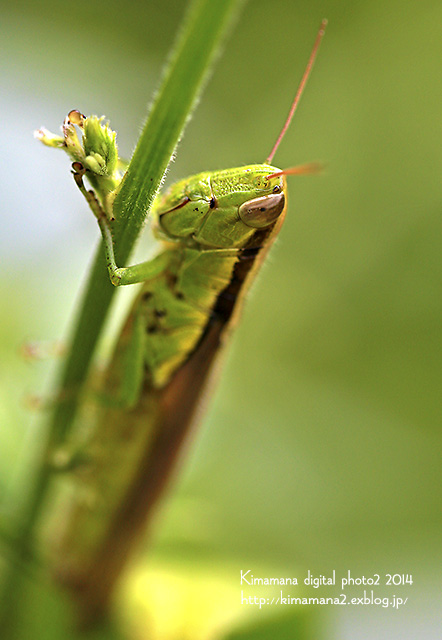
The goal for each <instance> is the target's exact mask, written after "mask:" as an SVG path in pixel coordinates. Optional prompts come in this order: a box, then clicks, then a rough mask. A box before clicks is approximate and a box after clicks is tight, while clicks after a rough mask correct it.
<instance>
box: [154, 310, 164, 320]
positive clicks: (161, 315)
mask: <svg viewBox="0 0 442 640" xmlns="http://www.w3.org/2000/svg"><path fill="white" fill-rule="evenodd" d="M154 315H155V317H156V318H164V316H166V315H167V310H166V309H154Z"/></svg>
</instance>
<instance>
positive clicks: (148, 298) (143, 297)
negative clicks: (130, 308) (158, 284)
mask: <svg viewBox="0 0 442 640" xmlns="http://www.w3.org/2000/svg"><path fill="white" fill-rule="evenodd" d="M152 296H153V293H152V291H146V292H145V293H143V295H142V299H143V300H150V298H151V297H152Z"/></svg>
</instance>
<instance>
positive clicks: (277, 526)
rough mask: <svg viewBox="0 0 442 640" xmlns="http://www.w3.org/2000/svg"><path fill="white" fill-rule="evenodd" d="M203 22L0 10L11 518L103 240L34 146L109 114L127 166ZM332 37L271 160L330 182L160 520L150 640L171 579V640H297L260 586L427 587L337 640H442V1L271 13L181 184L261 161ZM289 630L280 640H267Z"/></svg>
mask: <svg viewBox="0 0 442 640" xmlns="http://www.w3.org/2000/svg"><path fill="white" fill-rule="evenodd" d="M184 8H185V3H184V2H182V0H181V1H180V0H161V2H157V1H153V0H151V1H147V2H133V3H120V2H116V1H113V0H108V1H107V2H104V1H101V0H99V1H96V2H94V3H89V4H88V5H87V6H83V5H77V6H75V5H74V4H71V5H69V3H61V2H56V1H55V0H52V1H51V0H46V1H43V2H39V3H37V2H20V1H18V2H15V3H14V4H12V3H11V4H9V5H8V7H7V8H6V7H4V8H3V9H2V25H1V30H2V34H1V42H2V45H3V54H2V57H1V61H0V73H1V80H2V85H3V91H2V95H1V97H0V100H1V112H2V126H1V134H0V135H1V136H2V147H3V152H2V170H1V172H0V179H1V193H2V202H1V205H0V207H1V234H0V250H1V259H2V275H3V277H2V279H1V281H0V295H1V299H2V300H3V304H2V305H1V306H2V312H1V317H0V329H1V332H0V354H1V355H0V357H1V369H0V385H1V386H0V421H1V423H0V491H1V492H2V493H4V492H5V491H6V490H12V491H13V492H14V493H13V495H14V501H15V500H16V499H17V496H18V495H19V492H20V491H21V490H24V488H25V485H24V479H25V474H23V473H22V472H21V471H17V469H21V468H23V466H24V465H26V463H27V460H28V459H29V455H30V454H29V451H30V450H31V449H32V444H33V442H35V443H37V442H38V422H39V420H38V416H33V415H32V414H30V413H29V412H28V411H27V409H26V408H25V406H24V404H25V403H24V401H23V398H24V397H25V396H26V394H27V393H47V392H48V389H49V390H50V383H49V382H48V381H50V379H51V374H52V372H53V368H54V364H53V363H51V362H45V363H41V364H29V363H25V362H24V361H23V360H22V359H20V356H19V353H18V352H19V349H20V345H21V344H22V343H23V341H24V340H26V339H30V338H37V339H57V338H63V337H66V335H67V330H68V327H69V326H70V320H69V319H70V316H71V314H72V311H73V309H74V305H75V301H76V300H77V299H78V291H79V288H80V287H81V285H82V282H83V280H84V274H85V273H86V271H87V265H88V263H89V260H90V257H91V255H92V253H93V250H94V247H95V244H96V241H97V238H98V230H97V228H96V225H95V222H94V220H93V218H92V216H91V215H90V213H89V212H88V211H87V209H86V207H85V204H84V203H83V202H82V199H81V195H80V194H79V193H77V191H76V190H75V187H74V185H73V181H72V179H71V178H70V175H69V165H68V161H67V160H66V158H65V157H63V155H62V154H59V153H57V152H55V151H52V150H49V149H45V148H43V147H42V146H41V145H39V144H38V143H37V142H36V141H34V140H33V138H32V132H33V130H34V129H36V128H38V127H40V126H41V125H45V126H47V127H48V128H49V129H51V130H56V129H57V127H58V126H59V124H60V123H61V121H62V119H63V118H64V116H65V115H66V113H67V112H68V111H69V110H70V109H72V108H79V109H80V110H81V111H82V112H83V113H86V114H89V113H97V114H98V115H101V114H105V115H106V116H107V117H108V118H109V119H110V122H111V125H112V127H113V128H114V129H116V130H117V131H118V142H119V148H120V152H121V155H122V156H123V157H129V156H130V154H131V151H132V149H133V147H134V145H135V142H136V140H137V136H138V132H139V130H140V126H141V123H142V121H143V119H144V118H145V114H146V105H147V104H148V103H149V101H150V100H151V96H152V93H153V91H154V90H155V88H156V87H157V86H158V83H159V78H160V74H161V68H162V65H163V63H164V60H165V58H166V56H167V54H168V51H169V49H170V46H171V44H172V42H173V39H174V34H175V33H176V30H177V28H178V27H179V25H180V22H181V20H182V16H183V11H184ZM323 17H327V18H328V19H329V27H328V32H327V34H326V37H325V39H324V42H323V45H322V47H321V52H320V56H319V59H318V61H317V64H316V66H315V69H314V73H313V75H312V77H311V79H310V81H309V84H308V87H307V91H306V93H305V95H304V98H303V100H302V103H301V106H300V108H299V111H298V113H297V116H296V119H295V122H294V123H293V125H292V127H291V129H290V131H289V133H288V135H287V136H286V138H285V140H284V142H283V144H282V145H281V147H280V150H279V151H278V153H277V156H276V158H275V163H276V164H277V165H278V166H281V167H287V166H292V165H294V164H300V163H303V162H308V161H316V160H319V161H323V162H324V163H325V164H326V166H327V170H326V172H325V173H324V175H321V176H319V177H309V176H307V177H293V178H291V179H289V211H288V216H287V219H286V223H285V226H284V228H283V231H282V233H281V237H280V239H279V241H278V243H277V245H276V246H275V247H274V249H273V251H272V254H271V257H270V260H269V264H267V265H266V267H265V268H264V270H263V273H262V275H261V276H260V278H259V282H258V283H257V285H256V286H255V287H254V290H253V292H252V295H251V296H250V297H249V300H248V303H247V305H246V309H245V313H244V314H243V319H242V323H241V325H240V326H239V327H238V330H237V332H236V335H235V338H234V341H233V342H234V344H233V345H232V349H231V351H230V352H229V354H228V357H227V359H226V362H225V365H226V366H225V367H224V369H223V372H222V376H221V378H220V384H219V387H218V388H217V390H216V394H215V397H214V399H213V400H212V401H211V403H210V408H209V410H208V413H207V415H206V418H205V420H204V422H203V424H202V427H201V429H200V430H199V433H198V434H197V435H196V437H195V438H194V442H193V444H192V447H189V451H188V456H187V460H186V461H185V464H184V465H183V467H182V473H181V475H180V476H179V479H178V481H177V483H176V485H175V488H174V491H173V492H171V493H170V494H169V497H168V499H167V503H166V504H165V505H164V508H163V510H162V512H161V515H160V518H159V520H158V522H157V528H156V532H155V536H154V549H153V553H152V558H153V560H152V561H151V563H149V561H148V559H147V557H146V567H145V568H144V564H143V565H140V563H138V565H137V566H135V567H134V569H133V574H134V575H132V577H130V578H129V579H128V580H127V584H126V585H125V586H124V588H123V598H125V599H126V601H127V603H128V605H127V609H128V611H129V613H126V615H128V617H129V618H130V619H131V622H130V624H133V625H134V629H135V627H136V628H137V629H136V630H134V634H135V635H134V637H139V638H145V637H148V636H144V635H143V631H142V630H141V631H140V629H139V628H138V626H137V623H136V621H137V620H138V621H139V620H145V619H146V616H147V615H148V614H147V613H146V612H145V610H144V609H143V607H144V606H145V605H143V600H146V598H145V597H144V596H143V595H142V596H140V593H141V594H145V593H147V592H148V590H149V587H146V586H143V584H144V583H143V580H144V579H146V580H148V575H149V572H152V571H153V574H154V575H156V578H154V579H153V580H154V581H153V584H156V585H157V586H158V585H160V584H163V583H162V582H161V581H162V580H163V581H165V582H164V584H165V586H164V590H165V593H166V594H167V595H166V596H165V601H166V603H167V606H166V605H165V606H166V611H167V612H168V615H169V617H172V618H173V617H174V616H173V612H174V611H175V610H176V611H178V609H179V610H180V613H179V614H178V613H176V616H175V618H176V626H177V629H175V628H172V629H169V628H168V629H167V630H163V631H161V632H159V633H162V637H163V638H166V637H167V638H178V637H180V638H187V637H189V638H190V637H192V638H199V637H201V638H206V637H224V636H226V635H228V634H229V633H232V635H231V636H230V635H229V637H231V638H232V640H233V638H249V637H250V638H258V637H259V638H267V637H269V638H270V637H274V638H294V637H301V636H298V635H295V632H294V630H293V629H294V627H293V626H291V624H292V623H293V625H294V624H295V617H296V616H294V617H293V620H291V618H290V616H293V615H294V614H293V612H291V611H289V610H288V609H285V610H284V611H283V610H282V608H280V609H279V610H278V609H277V608H276V607H268V608H267V610H265V611H264V610H261V611H260V610H259V609H257V610H256V608H255V610H253V611H252V608H251V607H249V608H248V609H247V607H246V606H245V605H243V606H242V607H241V606H240V591H241V586H240V584H239V575H240V569H244V570H247V569H249V568H250V569H252V573H254V575H282V576H293V575H303V574H304V572H306V571H307V570H308V569H310V570H311V571H312V572H313V573H315V574H316V575H319V574H328V573H329V572H330V571H331V570H332V569H336V571H337V572H338V573H339V574H341V575H342V574H346V572H347V570H348V569H350V570H351V571H352V574H354V575H361V574H365V575H366V576H367V575H373V574H375V573H377V574H381V575H382V574H384V573H385V572H386V573H406V574H407V573H408V574H413V579H414V584H413V585H412V586H410V587H408V588H395V589H394V590H393V591H394V593H396V595H402V594H405V597H406V596H408V597H409V600H408V603H407V605H406V606H405V607H403V608H402V609H400V610H399V611H396V610H393V609H384V608H381V607H368V606H366V607H363V606H360V607H332V608H331V607H329V608H328V609H327V611H325V607H323V608H322V611H321V614H322V617H321V620H322V628H321V631H320V632H319V631H318V632H317V633H316V635H315V637H318V638H319V637H321V638H327V639H330V638H336V639H339V640H347V639H348V640H350V639H352V640H354V639H361V640H365V639H369V638H374V637H376V638H380V639H384V638H385V639H387V638H388V639H392V638H394V639H396V638H397V639H399V638H401V639H402V638H416V637H419V638H436V637H439V635H438V634H439V633H440V622H441V619H440V618H441V616H440V606H439V603H440V595H441V594H440V566H441V560H442V558H441V545H440V533H441V509H440V504H441V498H442V495H441V494H442V491H441V482H440V481H441V464H440V462H441V434H440V431H441V430H440V422H441V420H440V418H441V415H442V392H441V391H442V390H441V382H442V375H441V356H442V348H441V347H442V336H441V326H442V296H441V290H442V275H441V274H442V251H441V246H442V245H441V242H442V216H441V212H442V206H441V189H440V169H441V160H442V145H441V142H442V124H441V123H442V119H441V114H440V110H441V98H442V90H441V86H442V85H441V80H440V61H441V57H442V37H441V36H442V27H441V25H442V5H441V3H440V2H438V1H436V0H424V1H422V2H412V1H410V0H406V1H401V2H399V1H398V0H391V1H388V2H379V1H378V0H375V1H373V0H359V1H356V2H347V1H345V0H335V1H332V0H329V1H327V0H324V1H322V2H321V1H319V0H318V1H313V2H312V1H308V2H307V1H306V0H302V1H299V2H293V1H291V0H272V2H268V1H266V0H253V1H251V2H249V3H248V4H247V5H246V7H245V10H244V11H243V13H242V14H241V15H240V17H239V19H238V20H237V22H236V25H235V28H234V30H233V31H232V33H231V35H230V37H229V39H228V41H227V45H226V46H225V49H224V52H223V55H222V56H221V57H220V58H219V60H218V63H217V65H216V67H215V69H214V71H213V75H212V77H211V80H210V82H209V84H208V86H207V89H206V91H205V93H204V95H203V98H202V100H201V102H200V104H199V106H198V108H197V110H196V111H195V113H194V116H193V118H192V121H191V122H190V124H189V126H188V128H187V131H186V134H185V137H184V139H183V140H182V142H181V144H180V146H179V148H178V153H177V156H176V160H175V162H174V163H173V165H172V166H171V168H170V171H169V174H168V177H167V183H168V184H169V183H171V182H172V181H173V180H175V179H178V178H180V177H183V176H185V175H189V174H192V173H196V172H198V171H201V170H209V169H222V168H226V167H229V166H237V165H241V164H248V163H252V162H260V161H263V160H264V158H265V157H266V155H267V154H268V153H269V150H270V148H271V146H272V144H273V142H274V140H275V137H276V135H277V133H278V131H279V129H280V127H281V125H282V123H283V120H284V118H285V116H286V114H287V111H288V109H289V106H290V102H291V100H292V97H293V94H294V91H295V88H296V86H297V84H298V82H299V79H300V76H301V74H302V72H303V70H304V67H305V64H306V62H307V59H308V55H309V53H310V49H311V46H312V43H313V40H314V37H315V34H316V31H317V28H318V26H319V23H320V20H321V19H322V18H323ZM201 37H204V34H201ZM143 250H144V251H145V250H146V244H143V243H141V244H140V247H139V252H140V253H141V254H142V253H143ZM128 296H130V292H125V295H124V296H122V297H121V298H120V305H119V309H116V310H115V313H116V317H120V318H121V314H122V311H121V308H122V307H123V305H124V302H125V301H127V298H128ZM114 324H115V323H114ZM23 443H25V446H24V444H23ZM18 462H20V464H21V467H20V466H19V467H17V464H18ZM152 567H154V568H153V569H152ZM155 567H156V568H155ZM144 571H145V572H146V575H145V574H144ZM155 571H158V572H159V573H158V574H155ZM169 573H170V576H171V577H170V581H169V582H167V575H169ZM160 574H161V577H158V576H159V575H160ZM177 576H181V578H182V580H181V578H180V580H181V582H180V580H179V579H178V577H177ZM186 576H187V577H186ZM170 584H173V585H175V586H174V587H173V588H172V587H170ZM167 585H169V586H167ZM177 585H178V586H177ZM180 585H181V586H180ZM190 586H191V587H192V590H191V591H189V589H190ZM174 589H175V591H174ZM180 589H181V591H180ZM159 591H160V590H158V592H159ZM359 591H360V589H359V590H356V592H355V593H356V595H360V594H359ZM184 592H186V594H187V595H186V598H187V600H184V602H185V606H184V605H183V600H182V594H183V593H184ZM251 593H253V591H251ZM337 593H340V590H339V589H338V590H337ZM173 594H175V595H176V598H177V601H176V602H175V604H174V597H175V596H174V595H173ZM180 594H181V595H180ZM202 594H204V598H205V599H206V600H207V602H206V603H205V604H204V603H203V604H202V602H203V601H204V602H205V600H204V598H203V597H202ZM388 594H390V595H391V594H392V591H389V590H388V589H387V588H383V589H382V590H380V595H388ZM292 595H296V594H292ZM311 595H318V594H317V593H312V594H311ZM319 595H322V596H326V595H330V593H329V592H328V591H326V590H321V592H320V594H319ZM151 601H152V598H151ZM174 607H175V609H174ZM159 609H160V605H158V607H157V610H159ZM181 609H182V611H181ZM203 609H204V611H205V612H206V614H203V613H202V610H203ZM212 609H213V611H212ZM289 609H290V608H289ZM131 611H132V613H130V612H131ZM165 615H166V617H167V614H165ZM279 616H285V617H287V616H289V619H288V622H287V624H285V623H284V619H283V618H281V619H279ZM247 617H248V618H253V624H255V625H257V627H256V628H255V627H254V631H253V629H252V630H251V631H250V629H249V631H248V630H247V629H248V627H247V624H252V623H251V622H246V621H245V618H247ZM243 618H244V620H242V619H243ZM218 619H219V620H220V622H219V625H220V626H219V628H220V629H221V631H219V632H215V631H213V628H214V625H215V627H216V624H215V623H214V620H215V621H216V620H218ZM269 619H274V620H279V622H278V623H277V622H275V625H278V624H279V626H276V627H274V628H273V627H271V625H270V627H271V630H270V631H268V628H267V627H266V625H269V622H268V620H269ZM180 620H182V622H180ZM281 620H282V622H281ZM134 621H135V622H134ZM159 624H160V623H159ZM241 624H243V625H245V626H244V629H243V631H242V632H238V635H235V633H234V631H232V630H233V629H235V628H236V626H238V625H239V626H240V627H241ZM180 625H181V626H180ZM192 625H194V626H192ZM198 625H200V627H201V628H199V626H198ZM204 625H206V626H204ZM141 626H142V625H141ZM169 626H170V625H169ZM266 629H267V630H266ZM438 629H439V631H438ZM190 630H191V631H190ZM217 633H219V634H220V635H217ZM248 633H249V635H247V634H248ZM254 633H255V635H253V634H254ZM136 634H138V635H136ZM186 634H187V635H186ZM198 634H199V635H198ZM210 634H212V635H210ZM241 634H242V635H241ZM250 634H251V635H250ZM306 637H307V636H306Z"/></svg>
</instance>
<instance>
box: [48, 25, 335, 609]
mask: <svg viewBox="0 0 442 640" xmlns="http://www.w3.org/2000/svg"><path fill="white" fill-rule="evenodd" d="M325 26H326V21H325V20H324V21H323V22H322V24H321V27H320V30H319V32H318V35H317V37H316V40H315V44H314V47H313V50H312V53H311V55H310V58H309V62H308V64H307V67H306V70H305V72H304V75H303V77H302V80H301V83H300V85H299V88H298V90H297V93H296V96H295V99H294V101H293V104H292V107H291V109H290V113H289V116H288V118H287V120H286V122H285V124H284V126H283V128H282V130H281V133H280V135H279V137H278V139H277V141H276V143H275V145H274V147H273V149H272V151H271V152H270V154H269V156H268V157H267V159H266V161H265V163H264V164H255V165H249V166H245V167H240V168H234V169H227V170H224V171H215V172H204V173H200V174H198V175H195V176H192V177H191V178H187V179H184V180H181V181H179V182H177V183H176V184H174V185H173V186H172V187H170V188H169V189H168V190H167V191H166V193H165V194H164V195H159V196H158V197H157V198H156V200H155V201H154V205H153V208H152V212H151V213H152V218H153V226H154V229H155V233H156V235H157V237H158V238H159V240H161V241H162V247H163V248H162V250H161V252H160V253H159V254H158V255H157V256H156V257H155V258H153V259H152V260H150V261H148V262H144V263H141V264H138V265H134V266H131V267H118V266H117V265H116V263H115V257H114V248H113V239H112V223H113V221H112V191H114V190H115V188H117V187H118V179H117V178H114V179H112V178H108V179H107V180H108V183H107V184H106V185H105V188H104V189H103V188H102V190H101V193H98V194H97V193H96V192H95V191H91V190H89V191H88V190H87V189H86V187H85V186H84V182H83V178H84V176H86V177H87V178H88V179H89V181H90V182H91V184H92V186H93V187H96V185H97V183H98V180H99V175H100V171H101V166H102V164H101V159H100V155H99V154H94V153H89V155H88V156H87V162H86V161H84V160H83V159H82V156H81V154H80V151H78V149H79V148H80V147H79V142H78V138H77V135H76V133H75V129H74V125H77V126H79V127H80V129H82V130H83V132H84V133H83V135H84V139H83V147H84V148H85V149H86V146H87V135H91V136H92V135H96V134H97V132H98V134H100V135H101V134H102V133H103V131H104V135H105V136H107V137H108V138H109V140H110V142H109V148H110V149H111V150H112V149H114V152H112V153H110V156H109V157H110V160H109V159H108V162H109V163H112V165H113V166H116V162H117V160H116V151H115V149H116V147H115V148H114V147H112V144H113V142H114V137H113V138H112V135H111V134H109V132H108V130H107V129H106V130H104V129H103V131H101V130H100V127H101V124H100V121H99V120H97V119H95V120H94V121H93V120H92V119H88V118H85V117H84V116H82V115H81V114H80V112H78V111H72V112H70V114H69V116H68V118H67V119H66V121H65V125H64V138H57V137H56V136H52V134H49V132H47V131H46V130H41V131H40V132H38V134H37V135H38V137H39V138H40V139H41V140H42V141H43V142H45V143H46V144H48V145H49V146H59V147H64V148H65V149H67V150H68V152H69V153H70V155H71V157H73V158H74V160H75V161H74V163H73V165H72V167H73V174H74V179H75V182H76V184H77V186H78V187H79V189H80V190H81V192H82V193H83V195H84V196H85V198H86V199H87V201H88V203H89V205H90V207H91V209H92V211H93V213H94V215H95V216H96V218H97V220H98V223H99V226H100V229H101V232H102V236H103V240H104V246H105V252H106V261H107V266H108V270H109V276H110V279H111V282H112V283H113V284H114V285H116V286H118V285H127V284H134V283H139V282H142V283H143V285H142V288H141V291H140V293H139V295H138V296H137V298H136V300H135V303H134V305H133V307H132V310H131V312H130V314H129V316H128V319H127V321H126V323H125V325H124V327H123V330H122V333H121V335H120V338H119V340H118V342H117V346H116V349H115V353H114V356H113V358H112V359H111V362H110V364H109V366H108V369H107V372H106V374H105V376H104V381H103V388H104V389H105V392H106V394H109V395H111V396H113V397H114V399H115V402H114V403H111V404H110V405H109V406H106V407H103V408H102V411H101V413H100V414H99V417H98V418H97V420H96V423H95V425H94V433H93V436H92V443H91V451H92V454H91V460H90V461H89V463H88V467H89V470H88V473H87V474H83V475H82V476H81V474H80V482H81V484H82V486H83V494H82V492H81V491H80V492H78V491H77V497H75V498H74V502H73V503H72V504H71V513H70V515H69V517H67V518H66V524H65V531H64V533H63V536H62V542H61V544H60V549H59V553H58V556H57V558H56V560H55V566H56V573H57V575H58V576H59V578H60V579H61V580H62V581H63V582H64V584H65V585H66V586H67V587H68V588H69V589H70V590H71V591H72V592H73V593H74V594H75V595H76V596H77V598H78V600H79V602H80V604H81V607H82V610H83V615H85V616H86V617H91V616H93V615H95V614H96V612H98V611H100V610H101V609H102V608H103V607H104V606H105V605H106V604H107V601H108V599H109V596H110V593H111V591H112V589H113V585H114V583H115V581H116V579H117V578H118V575H119V574H120V572H121V570H122V568H123V567H124V564H125V561H126V559H127V557H128V555H129V552H130V550H131V548H132V546H133V544H134V541H135V540H136V539H137V538H138V537H139V536H140V534H141V532H142V531H143V530H144V527H145V524H146V520H147V517H148V514H150V512H151V507H152V506H153V505H154V504H155V503H156V501H157V498H158V496H159V495H160V493H161V491H162V489H163V487H164V486H165V484H166V481H167V479H168V477H169V475H170V471H171V470H172V468H173V466H174V462H175V459H176V457H177V453H178V450H179V448H180V445H181V443H182V441H183V438H184V436H185V435H186V433H187V431H188V428H189V426H190V424H191V423H192V421H193V418H194V414H195V411H196V409H197V407H198V405H199V404H200V400H201V395H202V392H203V391H204V390H205V389H206V387H207V382H208V379H209V374H210V372H211V370H212V368H213V364H214V361H215V359H216V357H217V354H218V353H219V351H220V348H221V346H222V345H223V343H224V342H225V337H226V333H227V332H228V331H229V329H230V328H231V326H232V324H233V321H234V319H235V317H236V316H237V314H238V312H239V310H240V308H241V302H242V299H243V298H244V293H245V291H246V290H247V289H248V287H249V285H250V283H251V281H252V280H253V278H254V276H255V274H256V272H257V270H258V268H259V266H260V264H261V263H262V262H263V259H264V257H265V255H266V253H267V251H268V249H269V247H270V246H271V244H272V242H273V240H274V238H275V237H276V235H277V234H278V232H279V230H280V228H281V225H282V223H283V220H284V216H285V212H286V193H287V184H286V176H287V175H295V174H306V173H314V172H317V170H318V165H316V164H307V165H302V166H299V167H294V168H290V169H285V170H281V169H278V168H277V167H275V166H273V165H272V164H271V163H272V160H273V156H274V154H275V152H276V150H277V148H278V146H279V144H280V142H281V140H282V138H283V136H284V134H285V132H286V130H287V127H288V126H289V123H290V121H291V119H292V117H293V114H294V112H295V110H296V107H297V105H298V102H299V99H300V97H301V94H302V92H303V90H304V87H305V84H306V82H307V79H308V76H309V74H310V71H311V68H312V66H313V62H314V60H315V57H316V55H317V52H318V48H319V45H320V41H321V39H322V36H323V34H324V30H325ZM88 132H89V133H88ZM90 132H92V133H90ZM98 134H97V135H98ZM85 139H86V143H85V141H84V140H85ZM97 176H98V177H97ZM103 194H104V195H103ZM94 452H98V454H97V455H95V457H94ZM77 480H78V478H77ZM85 493H86V495H87V499H84V495H85ZM81 494H82V495H83V498H81V497H78V496H81Z"/></svg>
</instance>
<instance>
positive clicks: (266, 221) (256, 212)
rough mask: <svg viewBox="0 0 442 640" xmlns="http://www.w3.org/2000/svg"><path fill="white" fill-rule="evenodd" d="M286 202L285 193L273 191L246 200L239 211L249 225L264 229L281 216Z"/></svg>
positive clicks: (242, 218)
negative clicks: (266, 194)
mask: <svg viewBox="0 0 442 640" xmlns="http://www.w3.org/2000/svg"><path fill="white" fill-rule="evenodd" d="M284 204H285V197H284V193H272V194H270V195H268V196H262V197H261V198H254V199H253V200H248V201H247V202H244V204H242V205H241V206H240V207H239V209H238V213H239V217H240V218H241V220H242V221H243V222H244V224H246V225H247V226H248V227H253V228H255V229H263V228H265V227H268V226H269V225H271V224H272V222H275V220H277V219H278V218H279V216H280V215H281V213H282V212H283V211H284Z"/></svg>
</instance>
